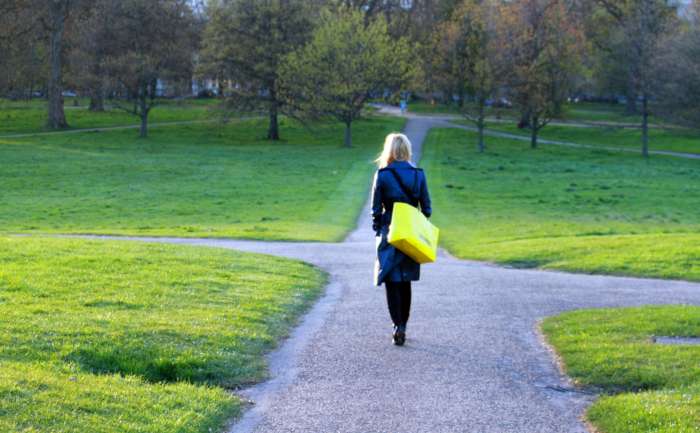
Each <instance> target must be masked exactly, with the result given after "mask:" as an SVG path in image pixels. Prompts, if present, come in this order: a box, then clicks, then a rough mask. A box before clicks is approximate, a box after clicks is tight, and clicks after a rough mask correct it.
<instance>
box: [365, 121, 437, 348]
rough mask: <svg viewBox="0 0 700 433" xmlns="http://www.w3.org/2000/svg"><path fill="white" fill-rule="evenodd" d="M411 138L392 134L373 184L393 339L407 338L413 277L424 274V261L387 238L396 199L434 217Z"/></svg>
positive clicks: (380, 275) (379, 275)
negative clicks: (415, 158) (420, 260)
mask: <svg viewBox="0 0 700 433" xmlns="http://www.w3.org/2000/svg"><path fill="white" fill-rule="evenodd" d="M411 156H412V152H411V142H410V141H409V140H408V137H406V136H405V135H403V134H389V135H387V137H386V140H384V150H383V151H382V153H381V155H380V156H379V158H377V160H376V162H377V165H378V167H379V169H378V170H377V173H376V174H375V177H374V186H373V188H372V228H373V229H374V231H375V233H376V236H377V238H376V239H377V260H376V263H375V272H374V277H375V284H376V285H377V286H381V285H382V283H384V285H385V287H386V299H387V303H388V305H389V314H390V315H391V321H392V322H393V323H394V332H393V334H392V340H393V342H394V344H396V345H397V346H402V345H403V344H404V342H405V341H406V324H407V323H408V316H409V314H410V312H411V281H417V280H418V279H419V278H420V265H419V264H418V263H416V262H415V261H414V260H413V259H411V258H410V257H408V256H407V255H405V254H404V253H402V252H401V251H399V250H397V249H396V248H394V246H392V245H391V244H389V242H388V241H387V235H388V233H389V225H390V224H391V213H392V210H393V208H394V203H396V202H403V203H408V204H410V205H412V206H414V207H420V210H421V212H422V213H423V214H424V215H425V216H426V217H430V214H431V211H432V209H431V208H430V194H429V193H428V185H427V182H426V180H425V174H424V173H423V170H421V169H420V168H417V167H415V166H414V165H413V164H412V163H411Z"/></svg>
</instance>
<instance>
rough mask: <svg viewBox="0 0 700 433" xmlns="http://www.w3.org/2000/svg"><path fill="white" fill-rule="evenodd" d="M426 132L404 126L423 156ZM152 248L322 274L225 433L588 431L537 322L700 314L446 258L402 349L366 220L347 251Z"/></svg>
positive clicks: (247, 245) (656, 296) (658, 289)
mask: <svg viewBox="0 0 700 433" xmlns="http://www.w3.org/2000/svg"><path fill="white" fill-rule="evenodd" d="M433 122H434V121H432V120H429V119H418V118H416V119H410V120H409V122H408V124H407V127H406V132H407V134H408V135H409V136H410V138H411V139H412V141H413V143H414V146H415V147H416V148H417V150H418V151H420V145H421V144H422V142H423V137H424V136H425V133H426V132H427V131H428V129H429V128H430V127H431V126H432V124H433ZM427 175H428V183H429V184H430V173H427ZM435 211H436V212H439V211H440V209H439V208H437V209H436V210H435ZM141 240H149V239H143V238H141ZM150 240H151V241H154V242H172V243H179V244H196V245H207V246H212V247H223V248H232V249H236V250H245V251H254V252H261V253H267V254H273V255H276V256H285V257H293V258H296V259H301V260H303V261H306V262H309V263H312V264H314V265H316V266H318V267H320V268H322V269H324V270H325V271H327V272H328V273H329V274H330V278H331V279H330V284H329V287H328V288H327V291H326V294H325V295H324V296H323V297H322V298H321V300H320V301H319V302H318V303H317V304H316V306H315V307H314V308H313V309H312V310H311V311H310V312H309V313H308V314H307V315H306V316H305V317H304V319H303V321H302V323H301V324H300V326H299V327H297V328H296V329H295V330H294V331H293V333H292V335H291V337H290V338H289V339H287V340H285V341H284V342H283V343H282V346H281V347H280V348H279V349H278V350H276V351H275V352H273V353H272V354H270V356H269V362H270V369H271V372H270V380H268V381H267V382H264V383H261V384H259V385H257V386H255V387H253V388H250V389H248V390H245V391H244V392H243V394H244V395H245V396H246V397H248V398H249V399H251V400H252V401H253V402H254V404H253V405H251V408H250V409H249V410H247V411H246V413H245V414H244V416H243V418H241V419H240V420H238V421H237V422H236V423H235V424H234V425H232V427H231V430H230V431H231V432H275V433H279V432H303V433H331V432H357V433H374V432H376V433H380V432H381V433H398V432H400V433H411V432H420V433H443V432H444V433H456V432H465V433H518V432H523V433H549V432H562V433H577V432H585V428H584V426H583V424H582V423H581V421H580V417H581V415H582V413H583V412H584V410H585V407H586V406H587V405H588V404H589V403H590V400H591V397H590V396H588V395H586V394H582V393H579V392H575V390H573V389H572V388H571V387H570V386H569V385H568V384H567V382H566V380H565V379H564V378H563V377H561V376H560V374H559V373H558V370H557V368H556V366H555V364H554V361H553V358H552V356H551V354H550V353H549V352H548V351H547V349H546V348H545V347H544V346H543V344H542V343H541V341H540V339H539V336H538V332H537V322H538V321H539V320H540V319H542V318H544V317H546V316H550V315H553V314H557V313H560V312H562V311H566V310H571V309H575V308H583V307H609V306H627V305H640V304H649V303H693V304H697V303H700V284H693V283H687V282H674V281H662V280H648V279H635V278H616V277H605V276H590V275H575V274H566V273H560V272H544V271H536V270H514V269H504V268H502V267H497V266H491V265H488V264H482V263H474V262H467V261H462V260H457V259H454V258H451V257H448V256H447V255H445V254H443V255H442V256H441V257H440V258H439V260H438V261H437V263H434V264H431V265H426V266H424V267H423V270H422V273H423V275H422V280H421V281H420V282H418V283H416V284H415V285H414V307H413V312H412V318H411V321H410V323H409V327H408V337H409V338H408V341H407V344H406V346H404V347H395V346H393V345H392V344H391V342H390V331H391V326H390V323H389V315H388V312H387V311H386V305H385V299H384V293H383V289H382V288H377V287H373V286H372V269H373V256H374V237H373V233H372V232H371V229H370V224H369V218H368V211H367V209H365V211H364V213H363V216H362V218H360V221H359V226H358V228H357V229H356V230H355V231H354V232H353V233H352V234H350V235H349V236H348V238H347V239H346V241H345V242H342V243H331V244H329V243H289V242H247V241H231V240H213V239H162V238H158V239H150Z"/></svg>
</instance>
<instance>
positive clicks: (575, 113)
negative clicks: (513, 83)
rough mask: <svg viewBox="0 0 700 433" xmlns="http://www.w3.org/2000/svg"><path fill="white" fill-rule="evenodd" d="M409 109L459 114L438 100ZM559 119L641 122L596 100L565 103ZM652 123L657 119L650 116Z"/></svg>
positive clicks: (497, 112) (499, 112)
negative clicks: (595, 101)
mask: <svg viewBox="0 0 700 433" xmlns="http://www.w3.org/2000/svg"><path fill="white" fill-rule="evenodd" d="M409 111H411V112H414V113H421V114H455V115H456V114H459V109H458V107H457V104H444V103H440V102H436V103H435V104H431V103H430V102H429V101H426V100H416V101H412V102H410V103H409ZM488 115H489V116H500V117H503V118H510V119H518V117H519V114H518V113H517V110H514V109H506V108H500V109H490V108H489V109H488ZM557 120H563V121H572V122H615V123H632V124H637V123H641V117H640V116H638V115H627V114H625V106H624V105H620V104H604V103H594V102H579V103H575V104H574V103H568V104H564V111H563V113H562V115H561V116H559V117H558V118H557ZM650 121H651V122H652V123H654V122H656V120H655V119H654V118H653V117H652V118H650Z"/></svg>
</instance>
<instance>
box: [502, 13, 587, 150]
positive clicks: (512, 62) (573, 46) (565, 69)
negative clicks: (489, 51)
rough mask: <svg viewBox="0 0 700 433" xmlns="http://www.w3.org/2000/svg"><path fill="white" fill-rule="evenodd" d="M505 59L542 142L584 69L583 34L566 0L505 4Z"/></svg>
mask: <svg viewBox="0 0 700 433" xmlns="http://www.w3.org/2000/svg"><path fill="white" fill-rule="evenodd" d="M499 17H500V20H499V24H498V25H499V42H498V47H499V53H498V56H499V62H500V63H501V64H502V65H503V66H502V67H504V68H505V70H508V71H509V74H508V77H507V78H508V79H507V85H508V87H509V88H510V91H511V93H512V95H513V99H514V102H515V103H516V104H517V106H518V107H519V108H520V109H521V111H522V113H523V116H522V118H523V120H522V121H521V123H523V124H522V125H521V126H523V127H527V128H528V129H530V145H531V147H532V148H533V149H534V148H536V147H537V137H538V134H539V131H540V130H541V129H542V128H544V127H545V126H546V125H547V124H548V123H549V121H550V120H551V118H552V117H553V115H554V114H556V112H557V110H558V107H559V105H560V104H561V103H562V101H563V100H564V99H565V98H566V96H567V94H568V91H569V88H570V86H571V78H572V77H573V75H574V73H575V71H576V70H577V68H578V59H579V58H580V53H581V49H582V47H583V35H582V34H581V33H580V31H579V30H578V26H577V25H576V23H574V22H572V21H571V20H570V18H569V16H568V15H567V10H566V7H565V4H564V2H563V0H521V1H519V2H514V3H506V4H503V5H501V7H500V12H499Z"/></svg>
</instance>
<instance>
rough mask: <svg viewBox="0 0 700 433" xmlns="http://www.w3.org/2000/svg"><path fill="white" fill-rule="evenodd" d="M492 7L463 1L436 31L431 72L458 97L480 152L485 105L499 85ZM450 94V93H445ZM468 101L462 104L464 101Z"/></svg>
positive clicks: (488, 3) (482, 143)
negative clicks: (466, 98)
mask: <svg viewBox="0 0 700 433" xmlns="http://www.w3.org/2000/svg"><path fill="white" fill-rule="evenodd" d="M494 13H495V11H494V5H493V4H492V3H491V2H489V1H488V0H485V1H481V0H464V1H463V2H462V3H461V4H460V5H459V6H458V7H457V8H456V9H455V10H454V12H453V14H452V17H451V18H450V19H449V20H447V21H445V22H443V23H441V24H440V25H439V26H438V27H437V28H436V29H435V36H434V43H435V45H434V49H433V53H434V54H433V58H434V59H435V62H436V66H435V67H434V69H433V70H434V71H439V72H438V74H437V75H438V77H440V79H441V80H442V82H443V83H444V84H443V85H444V87H445V88H446V89H455V91H456V93H457V94H458V95H459V107H460V111H461V112H462V114H463V115H464V116H465V117H466V118H467V119H468V120H470V121H472V122H474V124H475V125H476V127H477V129H478V149H479V151H480V152H483V151H484V149H485V144H484V128H485V123H486V122H485V121H486V104H487V101H488V99H489V98H492V97H493V96H494V94H495V92H496V90H497V89H498V86H499V84H500V82H499V80H498V78H497V58H496V47H495V46H494V45H495V44H496V30H495V26H494ZM448 91H451V90H448ZM467 96H468V98H469V101H465V97H467Z"/></svg>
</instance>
